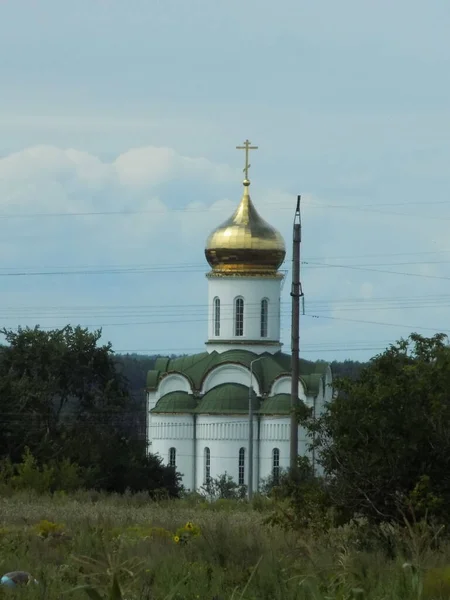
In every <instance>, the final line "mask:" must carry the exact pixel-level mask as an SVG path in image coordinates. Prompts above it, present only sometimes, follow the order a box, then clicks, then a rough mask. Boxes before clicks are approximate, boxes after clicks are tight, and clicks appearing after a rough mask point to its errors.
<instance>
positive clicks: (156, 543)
mask: <svg viewBox="0 0 450 600" xmlns="http://www.w3.org/2000/svg"><path fill="white" fill-rule="evenodd" d="M258 508H259V510H255V509H254V507H251V506H248V505H246V504H245V503H241V504H239V503H233V502H222V503H218V504H216V505H210V504H206V503H200V504H199V503H197V502H189V501H176V502H165V503H152V502H150V501H148V499H147V498H145V497H144V496H142V495H136V496H134V497H131V496H129V497H127V496H125V497H118V496H109V497H107V496H103V495H100V494H89V493H80V494H74V495H71V496H65V495H55V496H54V497H52V498H51V497H44V496H40V497H35V496H31V495H27V494H14V495H10V496H3V497H1V498H0V575H3V574H4V573H6V572H8V571H13V570H26V571H29V572H30V573H31V574H32V575H33V576H34V577H35V578H36V579H37V580H38V581H39V585H30V586H28V587H26V588H24V589H15V590H10V589H7V588H5V587H1V586H0V598H11V597H12V596H15V597H20V598H39V599H41V600H44V599H45V600H63V599H66V598H67V600H71V599H72V598H73V599H74V600H76V599H77V598H80V599H84V600H88V598H89V597H90V598H91V600H100V599H102V598H108V599H111V600H120V599H122V600H141V599H142V600H146V599H149V600H150V599H151V600H159V599H161V600H166V599H171V600H172V599H173V600H213V599H220V600H231V599H233V600H244V599H245V600H253V599H254V600H266V599H267V600H290V599H294V598H296V599H297V598H299V599H303V598H305V599H310V600H316V599H317V600H319V599H320V600H322V599H324V600H325V599H327V600H331V599H334V598H336V599H350V598H367V599H380V600H381V599H388V598H393V599H410V598H411V599H419V598H420V599H421V598H423V599H424V600H431V599H433V598H436V599H439V598H449V597H450V543H449V542H447V541H446V540H445V539H444V538H443V532H442V531H439V530H437V529H433V528H431V527H429V526H426V525H424V524H417V525H415V526H414V527H411V528H409V529H408V528H400V527H396V526H391V525H386V524H384V525H383V526H381V527H379V528H377V529H376V530H375V529H373V528H370V527H369V526H368V525H367V523H366V522H364V521H363V520H359V521H358V520H357V521H355V522H354V523H352V524H350V525H347V526H345V527H342V528H337V529H332V530H329V531H328V532H325V533H323V534H320V535H319V534H317V533H313V532H308V531H303V532H294V531H284V530H283V529H281V528H278V527H273V526H268V525H266V524H265V523H264V521H265V520H266V517H267V514H268V511H269V510H271V507H267V506H266V505H265V504H264V503H261V504H260V505H258ZM187 523H192V525H189V527H188V528H187V529H186V528H185V525H186V524H187ZM197 528H198V529H197ZM196 534H198V535H196Z"/></svg>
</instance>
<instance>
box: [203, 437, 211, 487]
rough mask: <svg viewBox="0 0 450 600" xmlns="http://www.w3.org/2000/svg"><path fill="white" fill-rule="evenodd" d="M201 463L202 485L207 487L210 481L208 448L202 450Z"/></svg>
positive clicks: (209, 452) (209, 453) (209, 451)
mask: <svg viewBox="0 0 450 600" xmlns="http://www.w3.org/2000/svg"><path fill="white" fill-rule="evenodd" d="M203 463H204V464H203V470H204V473H203V479H204V482H203V484H204V485H208V483H209V482H210V481H211V450H210V449H209V447H208V446H205V449H204V450H203Z"/></svg>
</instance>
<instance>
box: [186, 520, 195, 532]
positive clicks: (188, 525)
mask: <svg viewBox="0 0 450 600" xmlns="http://www.w3.org/2000/svg"><path fill="white" fill-rule="evenodd" d="M185 527H186V529H187V530H188V531H192V530H193V529H194V524H193V523H191V522H190V521H189V522H188V523H186V525H185Z"/></svg>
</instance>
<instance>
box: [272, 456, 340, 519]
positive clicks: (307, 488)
mask: <svg viewBox="0 0 450 600" xmlns="http://www.w3.org/2000/svg"><path fill="white" fill-rule="evenodd" d="M265 487H266V490H267V491H268V492H269V494H270V496H271V497H272V498H273V499H274V500H275V501H276V502H275V511H274V513H273V514H272V515H271V516H270V517H269V518H268V519H267V521H266V522H269V523H276V524H278V525H281V526H283V527H287V528H289V529H304V528H306V527H308V528H310V529H314V530H320V531H324V530H326V529H328V528H329V527H330V526H331V524H332V523H333V514H332V510H331V509H332V507H331V502H330V498H329V495H328V490H327V486H326V484H325V481H323V480H322V479H321V478H319V477H316V476H315V475H314V471H313V468H312V465H311V463H310V461H309V459H308V458H307V457H304V456H301V457H299V458H298V460H297V466H296V468H295V469H289V470H282V471H280V474H279V476H278V477H277V479H276V480H274V479H273V477H272V478H270V479H268V480H267V481H266V482H265Z"/></svg>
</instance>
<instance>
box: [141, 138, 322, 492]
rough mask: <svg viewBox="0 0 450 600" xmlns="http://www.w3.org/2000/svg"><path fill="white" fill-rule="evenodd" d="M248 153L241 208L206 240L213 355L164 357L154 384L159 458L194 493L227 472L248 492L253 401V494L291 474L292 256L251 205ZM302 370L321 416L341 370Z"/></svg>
mask: <svg viewBox="0 0 450 600" xmlns="http://www.w3.org/2000/svg"><path fill="white" fill-rule="evenodd" d="M245 149H246V167H245V169H244V171H245V179H244V182H243V185H244V190H243V195H242V199H241V201H240V204H239V206H238V207H237V209H236V211H235V213H234V214H233V215H232V216H231V217H230V218H229V219H228V220H227V221H225V223H223V224H222V225H220V227H218V228H217V229H216V230H214V231H213V232H212V233H211V235H210V236H209V238H208V240H207V242H206V249H205V255H206V260H207V261H208V263H209V265H210V267H211V270H210V271H209V273H207V275H206V277H207V281H208V307H209V308H208V339H207V342H206V349H205V351H204V352H201V353H200V354H194V355H191V356H182V357H179V358H174V359H169V358H158V359H157V360H156V363H155V366H154V370H152V371H149V373H148V376H147V431H148V442H149V452H151V453H152V454H158V455H159V456H161V457H162V459H163V462H164V463H165V464H169V465H171V466H174V467H176V469H177V471H179V472H180V473H181V474H182V476H183V477H182V483H183V485H184V486H185V488H186V489H189V490H198V489H199V488H201V487H202V486H203V485H205V483H206V482H207V481H208V480H209V479H210V478H216V477H218V476H219V475H223V474H224V473H227V474H228V475H231V476H232V477H233V479H234V480H235V481H236V482H237V483H238V484H240V485H247V483H248V448H249V446H248V440H249V399H250V397H251V398H252V406H253V412H254V419H253V489H254V490H258V487H259V485H260V483H261V480H262V479H265V478H267V477H268V476H271V475H275V476H276V475H277V474H278V473H279V472H280V468H287V467H288V466H289V430H290V404H291V355H290V354H286V353H283V352H282V344H281V342H280V302H281V285H282V281H283V277H284V276H283V274H282V273H280V271H279V269H280V267H281V265H282V264H283V261H284V259H285V255H286V250H285V244H284V240H283V238H282V236H281V235H280V233H279V232H278V231H277V230H276V229H274V228H273V227H271V226H270V225H269V224H268V223H267V222H266V221H264V219H262V218H261V217H260V215H259V214H258V212H257V211H256V209H255V207H254V205H253V203H252V201H251V199H250V194H249V187H250V181H249V179H248V166H249V165H248V149H249V142H246V146H245ZM299 371H300V377H299V381H298V395H299V399H300V401H303V402H304V403H305V405H306V406H307V407H311V408H312V409H313V411H314V414H316V415H319V414H320V413H321V412H322V410H323V407H324V403H326V402H328V401H330V400H331V397H332V388H331V383H332V374H331V369H330V367H329V365H326V364H324V363H319V364H317V365H316V364H315V363H311V362H308V361H304V360H300V365H299ZM250 390H251V394H250ZM298 439H299V445H298V451H299V455H307V454H308V450H307V445H308V443H309V441H310V440H308V439H307V438H306V434H305V432H304V430H303V428H301V427H299V438H298Z"/></svg>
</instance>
